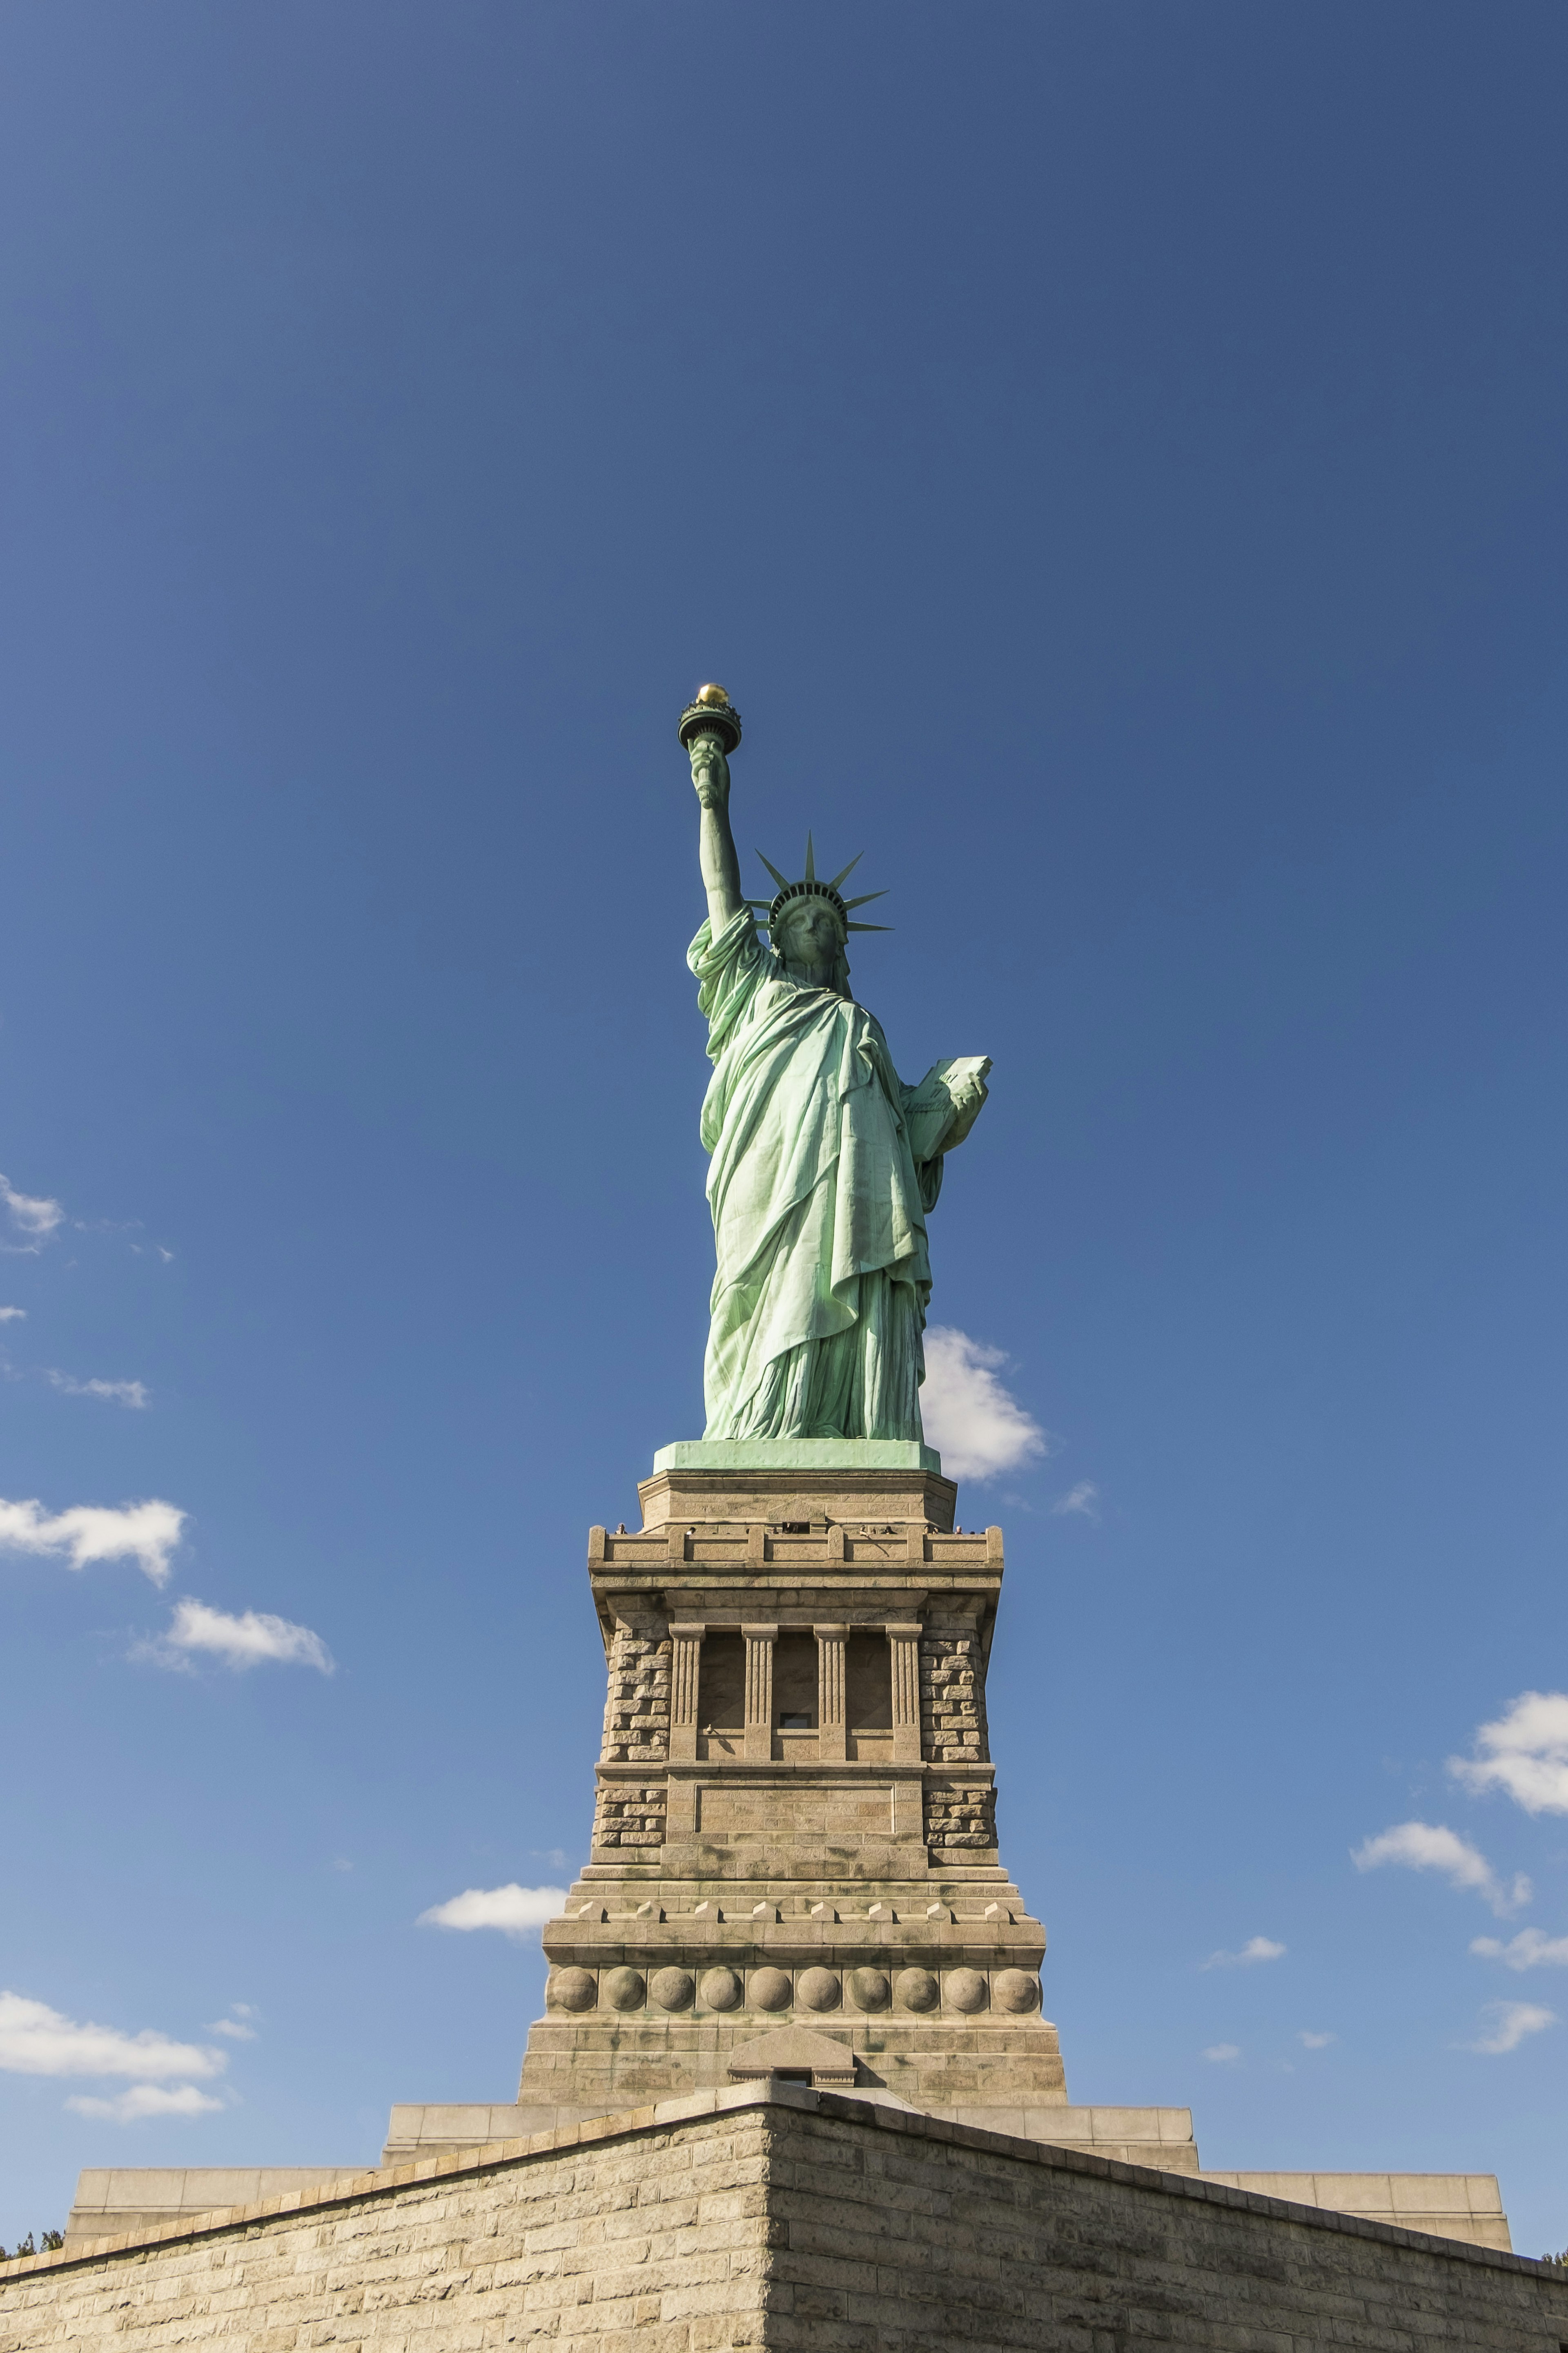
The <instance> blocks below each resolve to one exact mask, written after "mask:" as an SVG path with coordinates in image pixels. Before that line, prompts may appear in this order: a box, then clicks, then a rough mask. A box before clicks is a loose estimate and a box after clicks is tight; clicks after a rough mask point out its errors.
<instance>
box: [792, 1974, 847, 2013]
mask: <svg viewBox="0 0 1568 2353" xmlns="http://www.w3.org/2000/svg"><path fill="white" fill-rule="evenodd" d="M795 1990H796V1992H797V1993H798V1995H799V1997H800V2001H801V2006H802V2008H803V2009H805V2010H837V2007H838V2002H839V1997H840V1995H841V1994H842V1992H843V1988H842V1987H841V1986H840V1984H839V1982H838V1973H837V1970H836V1969H803V1970H802V1971H801V1978H800V1984H799V1985H798V1987H797V1988H796V1989H795Z"/></svg>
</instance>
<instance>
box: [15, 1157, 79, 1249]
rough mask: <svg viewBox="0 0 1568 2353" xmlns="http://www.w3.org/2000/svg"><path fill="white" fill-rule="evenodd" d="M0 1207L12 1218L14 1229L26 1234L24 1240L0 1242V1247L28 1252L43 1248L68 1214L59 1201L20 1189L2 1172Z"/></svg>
mask: <svg viewBox="0 0 1568 2353" xmlns="http://www.w3.org/2000/svg"><path fill="white" fill-rule="evenodd" d="M0 1208H4V1209H5V1212H6V1214H7V1216H8V1217H9V1219H10V1220H11V1227H12V1230H13V1232H16V1233H19V1234H22V1235H25V1236H26V1240H23V1241H22V1242H19V1243H17V1242H11V1243H8V1244H0V1248H7V1249H10V1250H26V1251H27V1252H28V1253H29V1254H31V1253H32V1252H34V1251H36V1250H41V1249H42V1248H43V1246H44V1244H45V1243H46V1242H47V1240H48V1239H49V1237H50V1235H51V1234H52V1233H53V1232H54V1230H55V1229H56V1227H57V1226H58V1225H60V1224H61V1223H62V1222H63V1220H64V1218H65V1214H66V1213H65V1210H64V1208H62V1206H61V1204H60V1203H59V1202H58V1201H49V1200H45V1199H42V1198H39V1197H37V1195H35V1194H32V1193H18V1192H17V1190H16V1187H15V1186H14V1185H13V1184H12V1183H11V1180H10V1178H9V1177H7V1176H0Z"/></svg>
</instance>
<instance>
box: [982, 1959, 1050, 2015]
mask: <svg viewBox="0 0 1568 2353" xmlns="http://www.w3.org/2000/svg"><path fill="white" fill-rule="evenodd" d="M991 1999H992V2000H993V2001H994V2003H995V2005H996V2007H997V2009H998V2010H1015V2011H1022V2010H1036V2009H1037V2008H1038V2006H1039V2000H1040V1980H1039V1978H1037V1977H1031V1976H1030V1974H1029V1972H1028V1970H1027V1969H1002V1970H999V1971H998V1973H997V1975H996V1977H995V1978H994V1979H993V1981H992V1986H991Z"/></svg>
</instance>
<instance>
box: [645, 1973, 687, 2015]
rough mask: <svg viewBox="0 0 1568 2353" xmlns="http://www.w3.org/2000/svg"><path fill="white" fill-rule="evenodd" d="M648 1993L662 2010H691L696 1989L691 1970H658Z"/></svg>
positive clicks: (650, 1980)
mask: <svg viewBox="0 0 1568 2353" xmlns="http://www.w3.org/2000/svg"><path fill="white" fill-rule="evenodd" d="M648 1991H649V1993H651V1994H652V1996H653V1998H654V2000H655V2001H657V2002H658V2006H659V2008H660V2010H689V2008H690V2007H691V1997H692V1995H693V1993H694V1992H695V1991H696V1988H695V1987H694V1986H693V1984H692V1982H691V1972H690V1971H689V1969H658V1970H656V1971H655V1973H654V1975H653V1977H652V1978H650V1979H649V1982H648Z"/></svg>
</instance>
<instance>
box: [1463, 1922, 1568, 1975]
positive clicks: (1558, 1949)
mask: <svg viewBox="0 0 1568 2353" xmlns="http://www.w3.org/2000/svg"><path fill="white" fill-rule="evenodd" d="M1470 1950H1471V1952H1472V1953H1480V1954H1482V1955H1483V1956H1484V1957H1485V1958H1486V1959H1487V1960H1489V1961H1502V1962H1503V1963H1505V1965H1506V1966H1507V1967H1508V1968H1510V1969H1538V1968H1568V1936H1542V1932H1541V1930H1540V1929H1539V1928H1521V1930H1520V1932H1519V1934H1518V1936H1510V1938H1509V1941H1508V1943H1507V1944H1506V1945H1504V1944H1500V1943H1499V1941H1498V1939H1497V1937H1495V1936H1477V1937H1475V1938H1473V1939H1472V1941H1471V1945H1470Z"/></svg>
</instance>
